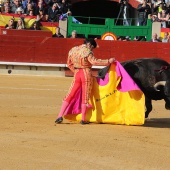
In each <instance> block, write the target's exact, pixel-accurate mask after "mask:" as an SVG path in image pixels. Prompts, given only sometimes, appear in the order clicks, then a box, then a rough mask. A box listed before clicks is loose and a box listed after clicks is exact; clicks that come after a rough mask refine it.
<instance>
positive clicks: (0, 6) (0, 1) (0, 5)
mask: <svg viewBox="0 0 170 170" xmlns="http://www.w3.org/2000/svg"><path fill="white" fill-rule="evenodd" d="M4 3H5V2H4V0H0V12H3V11H4Z"/></svg>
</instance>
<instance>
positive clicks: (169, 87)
mask: <svg viewBox="0 0 170 170" xmlns="http://www.w3.org/2000/svg"><path fill="white" fill-rule="evenodd" d="M159 86H164V93H165V95H166V96H170V80H167V81H159V82H157V83H156V84H155V85H154V89H155V90H156V91H160V90H159V89H158V87H159Z"/></svg>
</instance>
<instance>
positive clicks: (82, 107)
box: [57, 101, 88, 121]
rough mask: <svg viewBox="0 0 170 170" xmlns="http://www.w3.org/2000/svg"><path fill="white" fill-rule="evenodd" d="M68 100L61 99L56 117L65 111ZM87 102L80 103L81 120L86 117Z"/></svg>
mask: <svg viewBox="0 0 170 170" xmlns="http://www.w3.org/2000/svg"><path fill="white" fill-rule="evenodd" d="M68 104H69V103H68V102H66V101H63V103H62V106H61V109H60V113H59V114H58V116H57V118H60V117H62V116H63V114H64V112H65V111H66V109H67V106H68ZM87 107H88V106H87V104H82V105H81V112H82V120H83V121H85V118H86V110H87Z"/></svg>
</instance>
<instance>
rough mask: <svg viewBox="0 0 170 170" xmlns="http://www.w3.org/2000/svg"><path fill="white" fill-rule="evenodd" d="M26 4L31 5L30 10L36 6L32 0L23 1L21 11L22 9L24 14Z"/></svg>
mask: <svg viewBox="0 0 170 170" xmlns="http://www.w3.org/2000/svg"><path fill="white" fill-rule="evenodd" d="M28 4H31V5H32V8H33V9H35V7H36V4H35V3H34V2H33V1H32V0H24V1H22V6H23V9H24V11H25V12H26V9H27V7H28Z"/></svg>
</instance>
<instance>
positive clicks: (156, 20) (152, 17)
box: [150, 13, 160, 22]
mask: <svg viewBox="0 0 170 170" xmlns="http://www.w3.org/2000/svg"><path fill="white" fill-rule="evenodd" d="M150 18H151V21H152V22H160V20H159V18H158V16H157V14H156V13H153V15H150Z"/></svg>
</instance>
